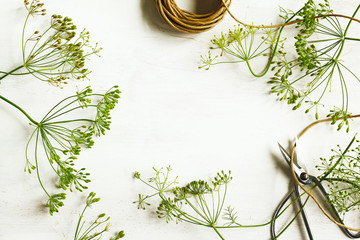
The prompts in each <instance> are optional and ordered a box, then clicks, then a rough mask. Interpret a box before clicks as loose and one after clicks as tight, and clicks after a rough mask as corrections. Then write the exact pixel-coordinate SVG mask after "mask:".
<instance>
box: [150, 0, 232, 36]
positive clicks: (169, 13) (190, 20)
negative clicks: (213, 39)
mask: <svg viewBox="0 0 360 240" xmlns="http://www.w3.org/2000/svg"><path fill="white" fill-rule="evenodd" d="M154 1H155V5H156V8H157V10H158V11H159V13H160V15H161V17H162V18H163V19H164V20H165V22H167V23H168V24H169V25H170V26H172V27H173V28H175V29H177V30H179V31H181V32H185V33H201V32H205V31H208V30H210V29H211V28H213V27H215V26H216V25H217V24H218V23H219V22H220V21H221V20H222V19H223V18H224V16H225V14H226V12H227V9H228V7H229V6H230V4H231V0H219V5H218V6H217V8H216V9H215V10H213V11H212V12H210V13H206V14H196V13H192V12H189V11H186V10H182V9H180V8H179V7H178V5H177V4H176V2H175V0H154Z"/></svg>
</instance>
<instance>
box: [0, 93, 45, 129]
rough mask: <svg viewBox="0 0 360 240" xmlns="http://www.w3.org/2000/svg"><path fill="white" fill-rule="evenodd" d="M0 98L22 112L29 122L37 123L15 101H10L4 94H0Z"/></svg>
mask: <svg viewBox="0 0 360 240" xmlns="http://www.w3.org/2000/svg"><path fill="white" fill-rule="evenodd" d="M0 99H1V100H3V101H5V102H7V103H8V104H10V105H11V106H13V107H15V108H16V109H18V110H19V111H20V112H22V113H23V114H24V115H25V117H26V118H27V119H29V120H30V122H31V123H33V124H35V125H39V123H38V122H36V121H35V120H34V119H32V118H31V117H30V116H29V114H27V112H25V111H24V109H22V108H21V107H19V106H18V105H16V104H15V103H13V102H12V101H10V100H9V99H7V98H5V97H4V96H2V95H0Z"/></svg>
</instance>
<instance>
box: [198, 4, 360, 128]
mask: <svg viewBox="0 0 360 240" xmlns="http://www.w3.org/2000/svg"><path fill="white" fill-rule="evenodd" d="M359 9H360V5H359V6H358V7H357V8H356V10H355V11H354V13H353V15H352V17H347V18H348V19H349V20H348V22H347V23H346V25H345V26H343V24H342V23H341V22H340V20H339V18H340V17H341V16H342V15H336V14H334V13H333V10H332V9H331V8H330V4H329V2H328V0H324V2H323V3H319V4H315V3H314V1H313V0H309V1H307V2H306V3H305V5H304V6H303V7H302V8H301V9H300V10H299V11H297V12H293V11H291V10H285V9H283V8H281V14H280V16H281V18H283V19H284V20H285V23H284V24H283V26H281V27H280V28H277V29H271V28H269V26H264V27H262V26H244V27H236V28H235V29H234V30H229V32H228V33H226V34H224V33H221V35H220V37H215V38H214V39H213V40H211V43H212V45H213V46H212V47H211V50H210V51H213V49H220V50H221V54H219V55H214V54H213V55H211V53H210V52H209V54H208V55H205V56H201V62H202V65H201V66H200V68H205V69H209V67H210V66H212V65H216V64H219V63H230V62H231V63H237V62H244V63H246V65H247V67H248V68H249V70H250V72H251V73H252V74H253V75H254V76H256V77H263V76H264V75H266V74H267V73H268V72H269V71H273V72H274V75H273V77H271V80H270V81H269V83H270V84H271V86H272V87H271V92H272V93H274V94H276V95H277V96H278V97H279V100H280V101H286V102H287V103H288V104H291V105H293V110H296V109H298V108H300V107H301V106H302V105H306V106H307V108H306V110H305V113H308V112H310V110H314V111H315V118H316V119H318V118H319V112H318V108H319V107H323V106H324V104H323V101H324V100H325V96H326V95H327V94H328V93H329V92H330V91H331V90H332V89H333V88H334V86H335V88H339V89H340V92H341V97H340V99H339V101H338V102H339V104H338V105H337V106H335V107H334V108H333V109H329V112H328V115H327V117H331V118H332V119H333V122H332V124H335V123H337V122H338V129H341V128H342V127H343V126H344V125H346V126H347V131H348V130H349V122H348V117H349V115H350V112H349V105H350V99H349V91H350V90H349V88H348V86H347V82H348V81H350V79H349V77H345V76H346V74H349V75H350V76H351V77H352V78H353V79H354V80H355V81H356V82H357V81H360V79H359V77H358V76H356V74H355V73H354V72H353V71H352V70H350V68H349V67H347V66H346V65H345V63H344V61H343V60H342V59H341V57H342V52H343V48H344V46H345V43H346V42H348V41H360V38H354V37H349V36H348V32H349V28H350V25H351V23H352V22H353V21H354V17H355V15H356V14H357V12H358V10H359ZM295 23H296V24H297V25H296V27H297V28H298V34H297V35H296V36H295V37H294V38H295V44H294V47H293V48H291V46H288V45H287V44H286V43H287V42H288V41H287V39H284V38H282V37H281V36H282V34H283V31H284V29H285V27H286V26H287V25H290V24H295ZM291 50H293V51H294V52H295V53H296V55H295V56H292V55H291V54H288V53H289V51H290V52H291ZM222 55H228V56H231V57H233V58H235V60H229V61H219V57H220V56H222ZM260 56H266V57H267V58H268V63H267V64H266V66H265V69H264V70H263V71H262V72H260V73H256V72H255V71H253V66H252V64H251V60H252V59H254V58H258V57H260ZM215 59H216V61H215Z"/></svg>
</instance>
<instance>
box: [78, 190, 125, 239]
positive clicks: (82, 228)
mask: <svg viewBox="0 0 360 240" xmlns="http://www.w3.org/2000/svg"><path fill="white" fill-rule="evenodd" d="M95 196H96V194H95V193H94V192H91V193H90V194H89V195H88V197H87V198H86V203H85V207H84V209H83V210H82V212H81V213H80V216H79V220H78V222H77V225H76V230H75V235H74V240H92V239H94V240H100V239H101V237H102V234H103V233H105V232H108V231H109V230H110V223H109V220H110V217H106V214H105V213H102V214H99V215H98V216H97V218H96V219H95V220H93V221H90V222H86V221H85V220H84V217H85V212H86V210H87V209H88V208H91V207H92V205H93V204H94V203H97V202H99V201H100V198H98V197H95ZM104 225H105V226H104ZM123 237H125V233H124V231H120V232H118V233H116V234H114V236H113V237H111V238H110V239H109V240H117V239H120V238H123Z"/></svg>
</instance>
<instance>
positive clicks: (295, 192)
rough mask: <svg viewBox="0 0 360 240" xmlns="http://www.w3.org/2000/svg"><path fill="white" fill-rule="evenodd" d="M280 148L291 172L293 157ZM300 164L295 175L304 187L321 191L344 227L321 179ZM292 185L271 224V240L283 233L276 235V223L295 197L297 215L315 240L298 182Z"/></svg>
mask: <svg viewBox="0 0 360 240" xmlns="http://www.w3.org/2000/svg"><path fill="white" fill-rule="evenodd" d="M279 148H280V152H281V154H282V155H283V157H284V159H285V161H286V162H287V163H288V166H289V168H290V170H291V155H290V154H289V153H288V152H287V151H286V150H285V149H284V148H283V147H282V146H281V145H280V144H279ZM298 160H299V159H298ZM298 164H299V161H298ZM298 164H296V163H294V162H293V169H294V173H295V176H296V178H297V180H298V181H299V182H300V183H301V184H302V185H309V184H313V188H316V189H317V190H318V191H319V193H320V194H321V195H322V199H323V200H324V201H325V202H326V205H327V206H328V208H329V211H330V212H331V214H332V215H333V217H334V219H336V220H337V221H338V222H339V223H341V224H343V225H344V223H343V221H342V219H341V217H340V215H339V213H338V211H337V210H336V208H335V207H334V206H333V205H332V204H331V203H330V201H329V197H328V193H327V192H326V190H325V188H324V186H323V185H322V184H321V181H320V180H319V178H317V177H315V176H313V175H310V174H308V173H307V171H306V170H305V169H304V168H302V167H301V166H299V165H298ZM292 184H293V185H294V188H293V189H292V190H290V192H289V193H288V194H287V195H285V197H284V199H283V200H282V201H281V202H280V204H279V205H278V207H277V208H276V210H275V213H274V216H273V219H272V222H271V239H278V237H279V235H280V234H281V233H282V232H283V231H280V232H279V233H276V231H275V223H276V220H277V219H278V218H279V216H280V215H281V213H282V212H283V208H284V206H285V204H286V202H288V200H289V199H291V198H292V197H293V201H294V202H296V203H297V205H298V212H297V214H296V215H301V218H302V221H303V224H304V226H305V229H306V232H307V235H308V237H309V239H310V240H313V239H314V238H313V235H312V233H311V229H310V225H309V222H308V219H307V216H306V212H305V209H304V206H305V204H304V203H303V202H302V200H301V195H300V193H299V192H300V191H299V190H300V186H299V185H298V184H297V183H296V182H294V183H292ZM306 201H307V200H306ZM305 203H306V202H305ZM295 218H296V217H295ZM295 218H294V219H295ZM340 228H341V230H342V231H343V232H344V234H346V235H347V236H348V237H349V238H360V232H357V233H353V232H351V231H349V230H348V229H346V228H343V227H340Z"/></svg>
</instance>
